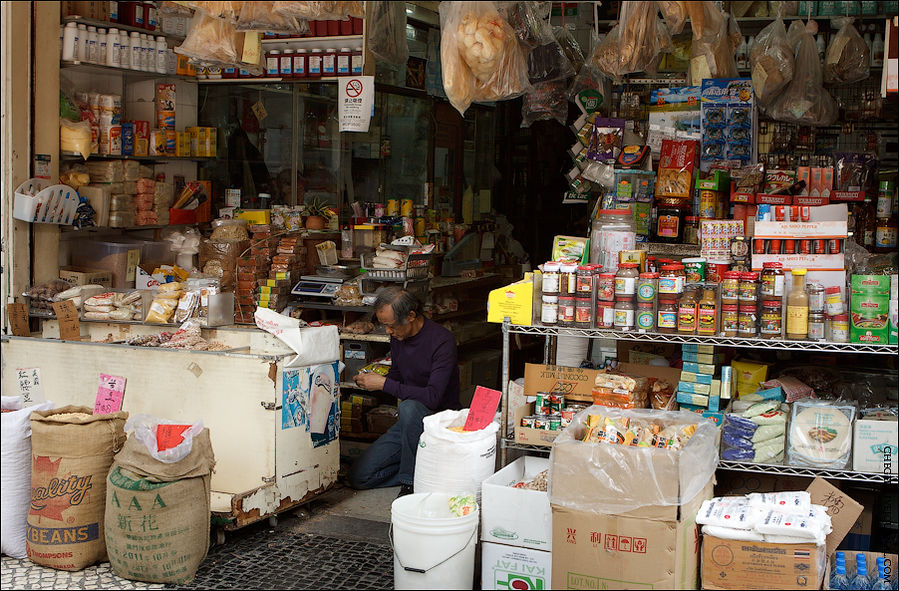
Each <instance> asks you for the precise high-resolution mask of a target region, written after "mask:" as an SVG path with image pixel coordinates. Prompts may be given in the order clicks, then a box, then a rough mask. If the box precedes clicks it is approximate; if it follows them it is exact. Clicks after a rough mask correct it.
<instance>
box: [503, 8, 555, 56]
mask: <svg viewBox="0 0 899 591" xmlns="http://www.w3.org/2000/svg"><path fill="white" fill-rule="evenodd" d="M546 5H549V2H513V3H511V6H510V7H509V9H508V10H507V11H506V20H507V22H508V23H509V26H511V27H512V30H513V31H515V36H516V37H518V40H519V41H520V42H521V43H522V44H523V45H525V46H526V47H529V48H531V49H533V48H535V47H539V46H540V45H543V44H545V43H547V42H548V39H547V38H546V31H545V28H546V26H547V24H548V23H547V20H546V18H547V16H548V14H547V15H544V14H543V13H544V12H545V8H546Z"/></svg>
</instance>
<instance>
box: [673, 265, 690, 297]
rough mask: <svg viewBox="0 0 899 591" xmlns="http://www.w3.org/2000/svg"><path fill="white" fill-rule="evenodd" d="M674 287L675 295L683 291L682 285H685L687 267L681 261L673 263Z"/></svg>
mask: <svg viewBox="0 0 899 591" xmlns="http://www.w3.org/2000/svg"><path fill="white" fill-rule="evenodd" d="M672 266H673V267H674V277H675V279H676V281H675V289H676V290H677V295H680V294H682V293H684V287H685V286H686V285H687V268H686V266H684V265H683V264H682V263H674V265H672Z"/></svg>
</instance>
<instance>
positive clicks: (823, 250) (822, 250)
mask: <svg viewBox="0 0 899 591" xmlns="http://www.w3.org/2000/svg"><path fill="white" fill-rule="evenodd" d="M815 254H827V240H825V239H823V238H816V239H815Z"/></svg>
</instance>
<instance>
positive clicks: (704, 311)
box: [696, 288, 718, 336]
mask: <svg viewBox="0 0 899 591" xmlns="http://www.w3.org/2000/svg"><path fill="white" fill-rule="evenodd" d="M717 332H718V302H717V300H716V298H715V290H714V289H711V288H705V289H703V290H702V297H701V298H700V300H699V304H698V306H697V312H696V334H701V335H706V336H712V335H714V334H715V333H717Z"/></svg>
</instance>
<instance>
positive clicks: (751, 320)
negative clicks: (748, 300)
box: [738, 304, 759, 339]
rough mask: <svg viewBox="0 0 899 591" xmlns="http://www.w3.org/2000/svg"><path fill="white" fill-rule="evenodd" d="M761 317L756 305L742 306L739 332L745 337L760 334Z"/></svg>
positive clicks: (753, 336)
mask: <svg viewBox="0 0 899 591" xmlns="http://www.w3.org/2000/svg"><path fill="white" fill-rule="evenodd" d="M758 330H759V319H758V315H757V314H756V311H755V306H754V305H752V304H750V305H748V306H740V320H739V327H738V333H739V336H741V337H743V338H750V339H751V338H755V337H756V336H757V335H758Z"/></svg>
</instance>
